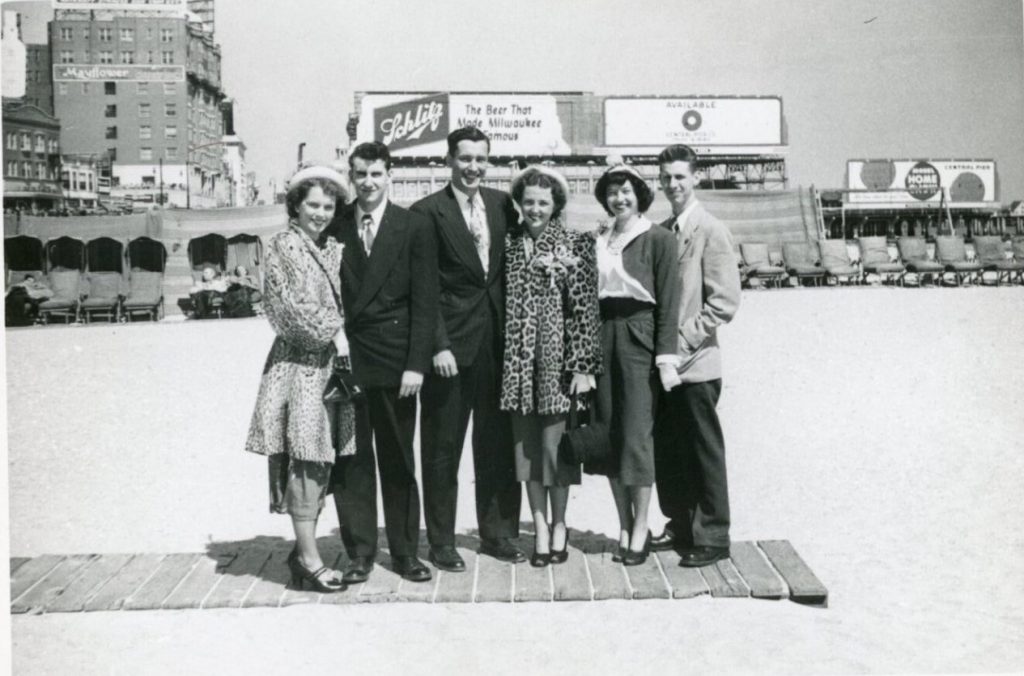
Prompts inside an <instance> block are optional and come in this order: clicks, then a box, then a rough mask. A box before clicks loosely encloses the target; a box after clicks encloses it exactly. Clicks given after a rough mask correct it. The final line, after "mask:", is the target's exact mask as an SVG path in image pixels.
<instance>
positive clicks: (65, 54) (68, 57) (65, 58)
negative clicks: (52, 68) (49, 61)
mask: <svg viewBox="0 0 1024 676" xmlns="http://www.w3.org/2000/svg"><path fill="white" fill-rule="evenodd" d="M60 62H61V63H74V62H75V53H74V52H72V51H71V50H70V49H62V50H60Z"/></svg>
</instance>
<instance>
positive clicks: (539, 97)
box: [356, 93, 571, 157]
mask: <svg viewBox="0 0 1024 676" xmlns="http://www.w3.org/2000/svg"><path fill="white" fill-rule="evenodd" d="M361 107H362V110H361V111H360V116H359V124H358V126H357V127H356V142H357V143H364V142H367V141H380V142H381V143H384V144H385V145H386V146H388V149H389V150H390V151H391V153H392V154H393V155H395V156H399V157H443V156H444V155H445V154H446V153H447V152H448V146H447V143H446V141H445V139H446V138H447V136H448V134H449V133H450V132H451V131H453V130H455V129H458V128H459V127H466V126H472V127H477V128H479V129H480V130H482V131H483V132H484V133H486V134H487V135H488V136H489V137H490V139H491V155H499V156H500V155H515V156H521V155H568V154H570V153H571V149H570V147H569V144H568V143H567V142H566V141H565V134H564V133H563V129H562V121H561V120H560V119H559V117H558V106H557V103H556V101H555V97H554V96H551V95H546V94H446V93H435V94H427V93H406V94H366V95H365V96H363V98H362V102H361Z"/></svg>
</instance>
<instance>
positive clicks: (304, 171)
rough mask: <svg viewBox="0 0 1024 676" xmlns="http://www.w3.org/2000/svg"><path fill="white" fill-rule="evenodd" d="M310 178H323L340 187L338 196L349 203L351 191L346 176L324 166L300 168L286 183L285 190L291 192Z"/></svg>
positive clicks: (316, 165) (315, 165)
mask: <svg viewBox="0 0 1024 676" xmlns="http://www.w3.org/2000/svg"><path fill="white" fill-rule="evenodd" d="M310 178H321V179H324V180H326V181H330V182H331V183H333V184H335V185H336V186H337V187H338V196H339V197H340V198H341V199H342V200H343V201H345V202H348V201H349V198H350V197H351V191H350V189H349V187H348V180H346V178H345V175H344V174H342V173H340V172H338V171H336V170H335V169H332V168H331V167H328V166H326V165H323V164H314V165H310V166H307V167H301V168H299V170H298V171H296V172H295V173H294V174H292V175H291V177H290V178H289V179H288V182H287V183H285V190H291V189H292V188H293V187H295V186H297V185H298V184H299V183H301V182H302V181H305V180H306V179H310Z"/></svg>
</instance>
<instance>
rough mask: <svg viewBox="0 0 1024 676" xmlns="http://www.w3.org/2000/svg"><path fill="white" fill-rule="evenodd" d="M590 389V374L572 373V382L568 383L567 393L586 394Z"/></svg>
mask: <svg viewBox="0 0 1024 676" xmlns="http://www.w3.org/2000/svg"><path fill="white" fill-rule="evenodd" d="M589 391H590V376H588V375H587V374H586V373H574V374H572V382H570V383H569V394H586V393H587V392H589Z"/></svg>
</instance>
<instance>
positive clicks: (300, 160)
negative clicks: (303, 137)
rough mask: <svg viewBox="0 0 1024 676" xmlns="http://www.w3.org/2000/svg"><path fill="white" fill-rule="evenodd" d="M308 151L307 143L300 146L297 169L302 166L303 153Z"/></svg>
mask: <svg viewBox="0 0 1024 676" xmlns="http://www.w3.org/2000/svg"><path fill="white" fill-rule="evenodd" d="M305 149H306V142H305V141H303V142H302V143H300V144H299V161H298V163H297V164H296V165H295V166H296V167H297V168H298V167H301V166H302V151H303V150H305Z"/></svg>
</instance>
